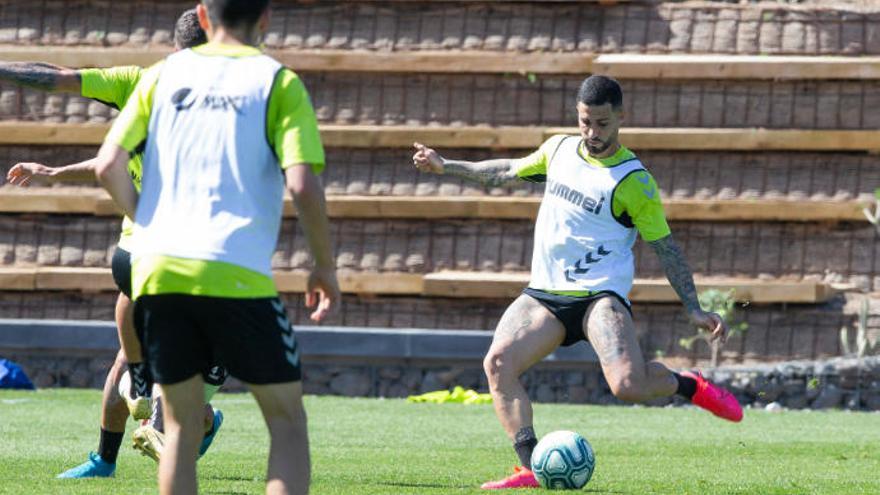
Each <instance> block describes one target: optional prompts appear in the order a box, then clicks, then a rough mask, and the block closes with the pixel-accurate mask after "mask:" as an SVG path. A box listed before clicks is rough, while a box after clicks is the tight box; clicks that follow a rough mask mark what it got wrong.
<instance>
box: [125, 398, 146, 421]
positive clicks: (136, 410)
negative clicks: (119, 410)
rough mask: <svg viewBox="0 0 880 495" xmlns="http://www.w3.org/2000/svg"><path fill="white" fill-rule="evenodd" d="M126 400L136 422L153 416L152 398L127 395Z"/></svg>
mask: <svg viewBox="0 0 880 495" xmlns="http://www.w3.org/2000/svg"><path fill="white" fill-rule="evenodd" d="M124 399H125V405H126V406H128V412H129V413H130V414H131V417H132V418H134V419H135V421H141V420H144V419H150V415H152V414H153V400H152V399H151V398H150V397H143V396H136V397H131V396H129V395H126V396H125V397H124Z"/></svg>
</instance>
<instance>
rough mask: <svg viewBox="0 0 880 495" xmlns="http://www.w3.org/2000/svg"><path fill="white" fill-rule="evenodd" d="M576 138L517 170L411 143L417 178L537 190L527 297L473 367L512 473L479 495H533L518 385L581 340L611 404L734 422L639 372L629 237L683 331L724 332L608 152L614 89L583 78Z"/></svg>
mask: <svg viewBox="0 0 880 495" xmlns="http://www.w3.org/2000/svg"><path fill="white" fill-rule="evenodd" d="M576 108H577V115H578V123H579V127H580V135H579V136H564V135H557V136H553V137H551V138H550V139H548V140H547V141H546V142H545V143H544V144H543V145H541V147H540V149H539V150H537V151H535V152H534V153H532V154H531V155H529V156H527V157H525V158H522V159H497V160H486V161H481V162H466V161H454V160H446V159H444V158H443V157H441V156H440V155H439V154H437V152H435V151H434V150H432V149H430V148H428V147H426V146H424V145H422V144H419V143H416V144H415V148H416V152H415V155H413V163H414V164H415V166H416V167H417V168H418V169H419V170H421V171H425V172H433V173H437V174H444V173H445V174H452V175H456V176H459V177H463V178H466V179H471V180H474V181H477V182H479V183H481V184H483V185H485V186H501V185H507V184H511V183H514V182H516V181H517V180H526V181H530V182H544V183H546V189H545V191H544V198H543V200H542V201H541V207H540V210H539V212H538V220H537V223H536V225H535V241H534V251H533V257H532V273H531V280H530V282H529V286H528V288H527V289H525V290H524V291H523V293H522V295H520V296H519V297H518V298H517V299H516V300H515V301H514V302H513V303H512V304H511V305H510V306H509V307H508V308H507V310H506V311H505V312H504V315H503V316H502V317H501V321H499V322H498V326H497V327H496V329H495V336H494V338H493V340H492V345H491V346H490V348H489V351H488V353H487V355H486V358H485V360H484V361H483V367H484V369H485V371H486V375H487V377H488V381H489V389H490V392H491V393H492V398H493V401H494V404H495V413H496V415H497V416H498V419H499V420H500V421H501V425H502V426H503V427H504V429H505V431H506V432H507V434H508V436H509V437H510V439H511V441H513V448H514V450H515V451H516V454H517V456H518V457H519V460H520V463H521V464H522V467H517V468H515V471H514V473H513V474H512V475H511V476H509V477H507V478H504V479H502V480H498V481H490V482H487V483H484V484H483V485H482V488H484V489H500V488H521V487H537V486H538V482H537V480H536V479H535V476H534V475H533V474H532V472H531V471H530V470H529V467H530V464H529V460H530V458H531V455H532V450H534V447H535V445H536V443H537V437H536V436H535V430H534V429H533V427H532V406H531V403H530V402H529V397H528V395H527V394H526V391H525V389H524V388H523V386H522V384H521V383H520V382H519V376H520V375H521V374H522V373H523V372H525V371H526V370H527V369H529V368H530V367H531V366H532V365H534V364H535V363H537V362H539V361H541V359H543V358H544V357H545V356H547V355H548V354H550V353H551V352H553V350H554V349H556V348H557V347H558V346H560V345H563V346H567V345H572V344H574V343H576V342H578V341H579V340H588V341H589V342H590V343H591V344H592V346H593V348H594V349H595V351H596V354H598V356H599V362H600V364H601V366H602V372H603V373H604V375H605V379H606V381H607V382H608V385H609V386H610V387H611V391H612V393H614V395H615V396H616V397H618V398H619V399H621V400H625V401H627V402H647V401H650V400H652V399H656V398H658V397H667V396H671V395H673V394H678V395H681V396H683V397H686V398H688V399H690V400H691V402H693V403H694V404H696V405H697V406H699V407H702V408H704V409H706V410H708V411H710V412H712V413H713V414H715V415H716V416H719V417H721V418H724V419H727V420H729V421H740V420H741V419H742V408H741V407H740V405H739V403H737V401H736V398H734V397H733V395H731V394H730V393H729V392H727V391H726V390H724V389H722V388H720V387H718V386H716V385H713V384H712V383H709V382H708V381H707V380H705V379H704V378H703V377H702V376H701V375H700V374H698V373H691V372H682V373H676V372H674V371H671V370H670V369H668V368H667V367H666V366H664V365H663V364H661V363H659V362H657V361H651V362H647V363H646V362H645V361H644V358H643V357H642V356H643V355H642V351H641V349H639V344H638V340H637V339H636V332H635V328H634V327H633V322H632V315H631V310H630V303H629V301H628V300H627V298H626V296H627V295H628V294H629V292H630V289H632V284H633V274H634V268H633V254H632V246H633V243H634V241H635V237H636V231H638V233H639V234H640V235H641V236H642V239H644V240H645V241H647V242H648V243H649V244H650V245H651V247H653V248H654V251H655V252H656V253H657V256H658V257H659V258H660V262H661V264H662V265H663V268H664V269H665V271H666V277H667V278H668V279H669V282H670V284H671V285H672V287H673V288H674V289H675V291H676V293H677V294H678V297H679V298H680V299H681V301H682V303H683V304H684V307H685V310H686V312H687V314H688V317H689V318H690V321H691V323H693V324H694V326H696V327H697V328H699V329H701V330H704V331H707V332H711V334H712V338H713V339H720V340H721V341H724V340H725V339H726V336H727V327H726V326H725V324H724V322H723V321H722V320H721V317H719V316H718V315H717V314H715V313H709V312H706V311H703V310H702V309H701V308H700V304H699V302H698V301H697V291H696V289H695V287H694V281H693V276H692V274H691V270H690V268H689V267H688V264H687V261H686V260H685V258H684V255H683V254H682V252H681V250H680V249H679V247H678V245H677V244H676V243H675V241H674V240H673V238H672V234H671V231H670V230H669V226H668V225H667V223H666V219H665V216H664V214H663V207H662V204H661V202H660V193H659V191H658V189H657V184H656V182H655V181H654V178H653V177H651V174H650V173H648V171H647V170H646V169H645V167H644V166H643V165H642V163H641V161H639V159H638V158H637V157H636V155H635V154H633V152H631V151H630V150H628V149H627V148H625V147H624V146H621V144H620V143H619V142H618V131H619V129H620V124H621V122H622V120H623V110H622V109H623V94H622V92H621V89H620V86H619V85H618V83H617V81H615V80H614V79H611V78H608V77H604V76H598V75H597V76H592V77H589V78H587V79H586V80H585V81H584V82H583V83H582V84H581V87H580V90H579V92H578V95H577V107H576Z"/></svg>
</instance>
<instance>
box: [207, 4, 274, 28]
mask: <svg viewBox="0 0 880 495" xmlns="http://www.w3.org/2000/svg"><path fill="white" fill-rule="evenodd" d="M202 3H203V4H204V5H205V7H206V8H207V9H208V17H209V18H210V19H211V23H212V24H215V25H219V26H225V27H228V28H237V27H241V26H244V27H250V26H253V25H254V24H256V23H257V21H258V20H259V19H260V16H261V15H263V12H265V11H266V9H267V8H268V7H269V0H202Z"/></svg>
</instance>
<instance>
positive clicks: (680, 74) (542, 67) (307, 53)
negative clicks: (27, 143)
mask: <svg viewBox="0 0 880 495" xmlns="http://www.w3.org/2000/svg"><path fill="white" fill-rule="evenodd" d="M169 53H170V50H168V49H164V48H148V49H141V48H95V47H69V46H53V47H51V49H46V47H25V46H17V45H6V46H0V60H6V61H39V62H47V63H52V64H56V65H62V66H66V67H113V66H119V65H138V66H141V67H148V66H150V65H152V64H154V63H156V62H157V61H159V60H161V59H162V58H163V57H165V56H167V55H168V54H169ZM268 53H269V54H270V55H272V56H274V57H275V58H277V59H278V60H279V61H280V62H282V63H283V64H285V65H287V66H289V67H292V68H293V69H294V70H297V71H301V72H381V73H475V74H580V75H587V74H590V73H597V74H607V75H611V76H614V77H617V78H619V79H710V80H716V79H727V80H755V79H759V80H781V79H787V80H847V79H849V80H873V79H880V57H839V56H799V55H771V56H763V55H714V54H710V55H690V54H678V55H654V54H594V53H580V52H512V51H480V50H408V51H368V50H339V49H328V50H285V49H282V50H269V51H268Z"/></svg>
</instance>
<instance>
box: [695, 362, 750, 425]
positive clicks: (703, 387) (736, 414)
mask: <svg viewBox="0 0 880 495" xmlns="http://www.w3.org/2000/svg"><path fill="white" fill-rule="evenodd" d="M681 375H682V376H686V377H688V378H693V379H694V380H696V382H697V391H696V393H695V394H694V397H693V398H692V399H691V402H692V403H693V404H694V405H695V406H698V407H701V408H703V409H705V410H707V411H709V412H711V413H712V414H714V415H715V416H718V417H719V418H723V419H726V420H728V421H733V422H734V423H739V422H740V421H742V418H743V410H742V406H740V405H739V402H738V401H737V400H736V397H734V396H733V394H731V393H730V392H729V391H727V390H726V389H724V388H723V387H719V386H718V385H715V384H714V383H712V382H710V381H709V380H706V379H705V378H703V375H702V374H700V373H693V372H690V371H683V372H682V373H681Z"/></svg>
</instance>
